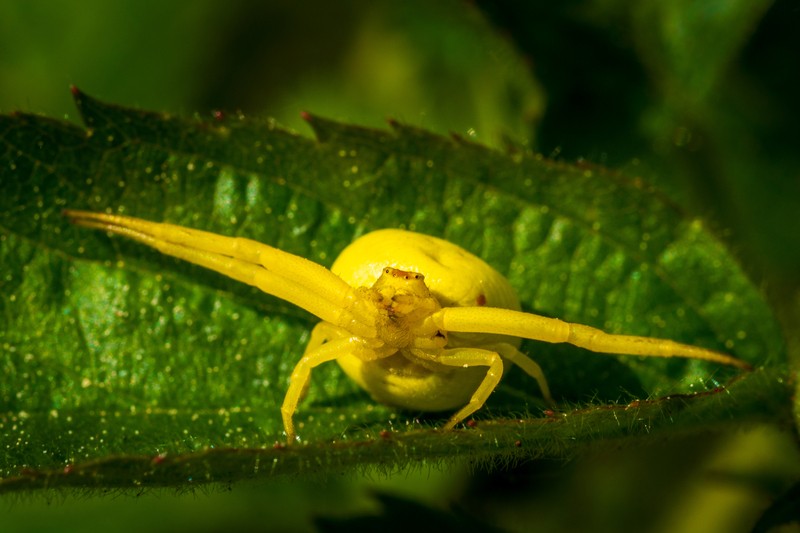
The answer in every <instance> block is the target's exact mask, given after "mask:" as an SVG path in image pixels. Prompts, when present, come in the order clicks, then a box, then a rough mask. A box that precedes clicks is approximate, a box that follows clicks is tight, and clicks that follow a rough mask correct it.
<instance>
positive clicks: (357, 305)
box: [64, 210, 750, 443]
mask: <svg viewBox="0 0 800 533" xmlns="http://www.w3.org/2000/svg"><path fill="white" fill-rule="evenodd" d="M64 214H65V215H66V216H67V217H68V218H69V219H70V220H71V221H72V222H73V223H74V224H77V225H80V226H86V227H89V228H96V229H101V230H105V231H108V232H111V233H116V234H119V235H124V236H126V237H129V238H132V239H134V240H137V241H139V242H142V243H144V244H146V245H148V246H151V247H153V248H156V249H157V250H159V251H160V252H162V253H164V254H167V255H171V256H175V257H179V258H181V259H184V260H186V261H189V262H192V263H195V264H198V265H201V266H204V267H206V268H209V269H211V270H215V271H217V272H219V273H221V274H224V275H226V276H228V277H231V278H233V279H236V280H238V281H243V282H245V283H248V284H250V285H253V286H255V287H258V288H259V289H261V290H262V291H264V292H266V293H268V294H271V295H273V296H277V297H278V298H281V299H283V300H286V301H288V302H291V303H293V304H295V305H297V306H299V307H302V308H303V309H305V310H306V311H308V312H310V313H311V314H313V315H316V316H317V317H319V318H320V319H321V320H322V322H320V323H319V324H317V326H316V327H315V328H314V330H313V331H312V333H311V339H310V341H309V343H308V346H307V347H306V350H305V352H304V354H303V357H302V358H301V359H300V361H299V362H298V363H297V365H296V366H295V368H294V371H293V372H292V375H291V378H290V380H289V389H288V391H287V392H286V397H285V398H284V401H283V406H282V407H281V414H282V417H283V424H284V429H285V431H286V438H287V440H288V441H289V442H290V443H291V442H294V441H295V440H296V439H297V434H296V432H295V428H294V423H293V421H292V416H293V415H294V412H295V411H296V410H297V406H298V403H299V402H300V400H301V399H302V397H303V394H304V391H305V389H306V387H307V386H308V384H309V380H310V377H311V370H312V369H313V368H315V367H316V366H318V365H320V364H322V363H326V362H329V361H337V362H338V363H339V365H340V366H341V367H342V369H343V370H344V372H345V373H346V374H347V375H348V376H350V378H352V379H353V380H354V381H355V382H356V383H358V384H359V385H360V386H361V387H362V388H363V389H364V390H366V391H367V392H368V393H369V394H370V395H371V396H372V397H373V398H374V399H375V400H377V401H379V402H382V403H385V404H389V405H394V406H397V407H401V408H406V409H411V410H420V411H452V410H456V411H455V414H453V415H452V416H451V417H450V419H449V420H448V421H447V422H446V423H445V424H444V426H443V427H444V429H445V430H447V429H451V428H453V427H454V426H455V425H456V424H458V423H459V422H461V421H462V420H464V419H465V418H466V417H468V416H469V415H471V414H472V413H474V412H475V411H476V410H478V409H480V408H481V407H482V406H483V404H484V402H486V400H487V399H488V398H489V395H490V394H491V393H492V392H493V391H494V389H495V387H497V384H498V383H499V382H500V379H501V378H502V376H503V373H504V371H505V370H506V369H507V367H508V366H509V365H508V363H513V364H515V365H517V366H519V367H520V368H521V369H522V370H523V371H525V372H526V373H527V374H528V375H530V376H531V377H532V378H533V379H535V380H536V382H537V383H538V384H539V387H540V389H541V391H542V395H543V396H544V398H545V399H546V400H547V401H551V397H550V391H549V389H548V386H547V381H546V380H545V377H544V375H543V374H542V370H541V369H540V368H539V365H537V364H536V363H535V362H534V361H533V360H532V359H530V358H529V357H528V356H527V355H525V354H523V353H522V352H520V351H519V349H518V348H519V345H520V342H521V341H520V338H526V339H533V340H537V341H544V342H550V343H561V342H567V343H570V344H574V345H576V346H579V347H581V348H585V349H587V350H591V351H593V352H602V353H614V354H627V355H640V356H655V357H688V358H694V359H703V360H707V361H714V362H717V363H721V364H725V365H732V366H735V367H739V368H743V369H749V368H750V367H749V365H748V364H747V363H745V362H744V361H741V360H739V359H736V358H734V357H731V356H729V355H725V354H722V353H718V352H714V351H711V350H707V349H704V348H699V347H696V346H690V345H687V344H680V343H677V342H674V341H671V340H664V339H655V338H651V337H636V336H630V335H611V334H607V333H604V332H603V331H600V330H598V329H595V328H592V327H589V326H584V325H580V324H571V323H568V322H563V321H561V320H558V319H554V318H547V317H543V316H538V315H534V314H531V313H524V312H522V311H520V305H519V300H518V299H517V297H516V295H515V293H514V290H513V289H512V287H511V285H510V284H509V283H508V281H507V280H506V279H505V278H504V277H503V276H502V275H501V274H500V273H499V272H497V271H496V270H494V269H493V268H492V267H490V266H489V265H487V264H486V263H485V262H484V261H483V260H481V259H479V258H478V257H476V256H474V255H472V254H471V253H469V252H467V251H466V250H463V249H462V248H460V247H458V246H456V245H455V244H452V243H450V242H447V241H444V240H442V239H438V238H435V237H431V236H428V235H422V234H419V233H413V232H410V231H403V230H396V229H384V230H379V231H374V232H372V233H368V234H367V235H364V236H363V237H360V238H358V239H357V240H355V241H354V242H353V243H352V244H350V245H349V246H348V247H346V248H345V249H344V251H342V253H341V255H339V257H338V258H337V259H336V261H335V262H334V264H333V266H332V267H331V269H330V270H328V269H327V268H325V267H323V266H321V265H318V264H316V263H314V262H312V261H309V260H307V259H305V258H302V257H298V256H296V255H292V254H289V253H286V252H283V251H281V250H278V249H277V248H273V247H271V246H268V245H266V244H262V243H259V242H256V241H253V240H249V239H244V238H239V237H224V236H221V235H217V234H214V233H209V232H206V231H199V230H195V229H190V228H185V227H182V226H175V225H172V224H162V223H156V222H148V221H146V220H142V219H137V218H132V217H126V216H119V215H108V214H101V213H91V212H86V211H73V210H66V211H64Z"/></svg>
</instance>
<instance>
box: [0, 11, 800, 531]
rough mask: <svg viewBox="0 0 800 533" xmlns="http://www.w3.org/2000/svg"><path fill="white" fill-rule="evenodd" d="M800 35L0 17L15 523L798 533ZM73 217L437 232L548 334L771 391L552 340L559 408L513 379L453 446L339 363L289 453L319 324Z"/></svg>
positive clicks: (461, 16) (377, 15)
mask: <svg viewBox="0 0 800 533" xmlns="http://www.w3.org/2000/svg"><path fill="white" fill-rule="evenodd" d="M798 19H800V12H799V11H797V9H796V6H794V4H793V3H792V2H789V1H786V0H784V1H776V2H766V1H755V2H752V1H748V2H745V1H732V2H731V1H724V2H723V1H718V0H710V1H707V2H690V1H688V0H677V1H674V2H630V3H625V2H609V1H601V0H596V1H570V2H513V1H498V2H489V1H478V2H460V1H455V0H453V1H445V2H436V3H432V2H423V1H421V0H412V1H410V2H389V1H383V2H364V1H356V0H350V1H345V2H336V3H332V2H322V1H319V0H312V1H309V2H304V3H302V4H297V3H294V2H288V1H285V0H276V1H273V2H260V3H256V2H248V1H244V0H242V1H238V0H234V1H229V2H225V3H221V2H213V1H211V0H207V1H198V2H155V1H150V0H147V1H142V2H127V1H126V2H100V1H95V0H89V1H83V2H70V1H67V0H61V1H56V2H47V1H45V0H34V1H21V0H19V1H17V0H12V1H10V2H4V3H2V4H0V21H2V22H0V28H2V31H0V268H1V269H2V270H1V271H0V274H1V275H0V295H2V298H0V318H1V319H2V326H0V354H1V355H0V369H1V370H0V500H2V505H3V509H2V510H0V513H2V515H0V530H2V531H50V530H53V531H55V530H58V531H95V530H97V528H98V526H99V525H101V524H102V527H103V528H104V529H113V530H115V531H140V530H142V529H143V528H147V529H148V530H152V531H198V530H199V531H217V530H251V531H261V530H263V531H340V530H344V529H347V530H352V529H353V528H356V529H364V530H384V531H395V530H397V531H400V530H402V531H408V530H413V528H423V529H432V530H439V531H449V530H459V531H503V532H516V531H537V530H542V531H564V532H572V531H593V532H594V531H600V532H603V531H614V532H618V531H663V532H672V531H681V532H693V531H698V532H700V531H702V532H706V531H725V532H729V531H730V532H738V531H742V532H745V531H778V530H780V531H791V530H794V529H792V528H798V527H800V512H798V509H800V498H799V497H798V495H799V494H800V449H799V448H798V438H797V435H798V432H797V422H798V419H799V415H798V413H800V407H798V404H797V403H796V402H797V400H796V398H797V397H798V391H797V375H796V372H797V364H798V361H800V335H799V334H798V331H800V327H798V325H799V324H800V274H799V273H800V232H797V231H796V229H795V228H796V225H797V223H796V218H797V213H798V210H800V152H798V150H797V141H796V137H797V135H796V122H797V118H798V117H800V109H798V105H799V104H798V99H797V97H796V94H800V90H798V89H800V88H798V76H800V74H798V73H800V68H798V67H800V65H798V62H799V61H800V60H798V59H797V57H796V56H797V54H792V53H789V52H788V51H791V50H800V36H799V35H798V32H796V31H794V28H796V27H797V23H798V22H800V20H798ZM65 209H79V210H86V211H96V212H102V213H109V214H122V215H129V216H135V217H140V218H143V219H146V220H152V221H156V222H168V223H171V224H177V225H181V226H187V227H192V228H197V229H201V230H205V231H210V232H213V233H216V234H219V235H225V236H230V237H245V238H249V239H254V240H256V241H260V242H263V243H267V244H269V245H271V246H274V247H276V248H279V249H281V250H284V251H287V252H289V253H292V254H295V255H298V256H301V257H305V258H308V259H310V260H312V261H314V262H316V263H319V264H321V265H323V266H325V267H330V266H331V265H332V264H333V262H334V260H335V259H336V257H337V255H338V254H339V252H341V250H343V249H344V248H345V247H346V246H347V245H348V244H349V243H351V242H353V241H354V240H356V239H358V238H359V237H360V236H362V235H365V234H367V233H369V232H370V231H373V230H377V229H382V228H399V229H406V230H411V231H415V232H419V233H424V234H428V235H433V236H436V237H440V238H443V239H446V240H448V241H450V242H452V243H455V244H457V245H458V246H460V247H462V248H464V249H466V250H469V251H470V252H472V253H473V254H475V255H477V256H478V257H480V258H482V259H483V260H484V261H486V262H487V263H488V264H489V265H491V266H492V267H493V268H494V269H496V270H497V271H498V272H500V273H501V274H503V275H504V276H505V277H506V278H507V279H508V280H509V282H510V284H511V286H512V287H513V288H514V290H515V291H516V293H517V296H518V297H519V300H520V304H521V307H522V310H523V311H525V312H529V313H537V314H540V315H544V316H547V317H556V318H560V319H563V320H566V321H570V322H576V323H580V324H586V325H589V326H592V327H595V328H600V329H602V330H605V331H608V332H610V333H619V334H629V335H639V336H651V337H658V338H664V339H672V340H675V341H678V342H681V343H686V344H691V345H696V346H700V347H703V348H707V349H711V350H715V351H718V352H722V353H725V354H729V355H732V356H734V357H736V358H738V359H740V360H741V361H744V362H746V363H747V364H748V365H749V366H751V367H752V370H745V369H740V368H736V367H732V366H726V365H721V364H717V363H713V362H707V361H698V360H694V359H665V358H644V357H636V356H617V355H606V354H597V353H592V352H589V351H586V350H582V349H580V348H577V347H574V346H570V345H566V344H546V343H542V342H537V341H533V340H526V341H524V342H523V343H522V345H521V348H520V349H521V351H522V352H523V353H525V354H527V355H528V356H530V357H531V358H532V359H534V360H535V361H537V362H538V363H539V365H540V366H541V368H542V371H543V373H544V375H545V376H546V377H547V380H548V382H549V384H550V388H551V390H552V393H553V400H554V401H553V402H552V403H548V402H547V401H545V399H544V398H543V397H542V394H541V391H540V388H539V386H538V385H537V383H536V381H535V380H534V379H532V378H531V377H530V376H528V375H526V374H525V372H522V371H521V370H520V369H519V368H516V367H510V368H508V370H507V372H505V375H504V379H503V381H502V383H501V384H500V386H499V387H497V388H496V390H495V391H494V392H493V393H492V394H491V396H490V397H489V399H488V401H487V402H486V404H485V405H484V406H483V407H482V408H481V409H479V410H478V411H477V412H475V413H474V414H473V415H472V416H470V417H468V418H467V419H466V420H465V421H464V423H461V424H458V425H457V426H456V427H455V428H454V429H453V430H451V431H445V430H443V429H442V428H443V426H444V424H445V422H446V421H447V419H448V417H449V415H450V414H451V413H450V412H444V413H441V412H427V411H425V410H407V409H405V410H404V409H400V408H397V407H392V406H388V405H383V404H381V403H379V402H376V401H375V400H374V399H372V398H371V397H370V395H369V394H368V393H367V392H365V391H363V390H361V389H360V388H359V386H358V385H357V384H356V383H355V382H353V381H352V380H350V379H349V378H348V377H347V375H346V374H345V373H344V372H343V371H342V370H341V369H340V368H339V366H338V365H337V364H336V363H335V362H330V363H325V364H322V365H320V366H319V367H317V368H315V369H314V371H313V373H312V380H311V385H310V386H309V387H308V389H307V391H306V394H305V395H304V397H303V400H302V402H301V403H300V405H299V408H298V410H297V412H296V413H295V415H294V422H295V425H296V429H297V433H298V437H299V438H298V439H297V440H296V441H295V442H292V443H291V444H289V445H287V444H286V434H285V428H284V424H283V420H282V416H281V404H282V402H283V400H284V396H285V394H286V391H287V389H288V387H289V384H290V382H291V379H292V372H293V369H294V367H295V365H296V364H297V362H298V361H299V360H300V357H301V356H302V354H303V351H304V348H305V346H306V344H307V343H308V342H309V339H310V336H311V330H312V328H313V327H314V325H315V324H316V322H317V321H318V320H317V318H316V317H314V316H312V315H311V314H309V313H308V312H306V311H304V310H302V309H300V308H298V307H295V306H294V305H292V304H290V303H287V302H286V301H283V300H281V299H279V298H276V297H274V296H270V295H267V294H264V293H263V292H261V291H259V290H258V289H256V288H254V287H251V286H249V285H246V284H243V283H240V282H237V281H235V280H232V279H230V278H228V277H225V276H222V275H220V274H218V273H214V272H211V271H208V270H205V269H203V268H201V267H199V266H195V265H191V264H188V263H186V262H183V261H181V260H178V259H175V258H171V257H168V256H166V255H162V254H160V253H159V252H158V251H156V250H153V249H151V248H147V247H146V246H143V245H142V244H140V243H137V242H134V241H132V240H129V239H125V238H121V237H119V236H112V235H110V234H107V233H106V232H103V231H92V230H91V229H87V228H84V227H77V226H75V225H73V224H71V223H70V221H69V219H68V217H65V216H64V210H65ZM453 275H454V276H465V275H468V273H465V272H462V271H460V270H457V271H455V272H453ZM479 305H483V303H480V304H479ZM489 305H491V302H490V303H489ZM742 366H746V365H742Z"/></svg>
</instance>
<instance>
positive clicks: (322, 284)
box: [64, 210, 374, 336]
mask: <svg viewBox="0 0 800 533" xmlns="http://www.w3.org/2000/svg"><path fill="white" fill-rule="evenodd" d="M64 214H65V215H66V216H67V217H69V219H70V220H71V221H72V222H73V223H75V224H78V225H80V226H85V227H90V228H95V229H101V230H105V231H109V232H111V233H116V234H118V235H123V236H126V237H129V238H131V239H134V240H136V241H138V242H141V243H143V244H146V245H148V246H151V247H153V248H155V249H157V250H159V251H160V252H162V253H164V254H166V255H171V256H174V257H178V258H180V259H184V260H186V261H189V262H191V263H195V264H197V265H200V266H203V267H206V268H209V269H211V270H214V271H216V272H219V273H221V274H224V275H226V276H228V277H230V278H233V279H235V280H238V281H242V282H244V283H248V284H250V285H253V286H255V287H258V288H259V289H261V290H262V291H264V292H266V293H268V294H271V295H273V296H277V297H278V298H281V299H283V300H286V301H288V302H291V303H293V304H295V305H297V306H299V307H302V308H303V309H305V310H306V311H309V312H310V313H312V314H314V315H316V316H318V317H319V318H321V319H322V320H325V321H328V322H332V323H334V324H342V325H345V326H347V327H348V329H352V330H353V333H357V334H361V335H365V336H370V334H372V335H371V336H374V331H373V329H372V328H370V327H367V325H366V324H369V322H370V320H369V317H365V316H359V317H358V319H354V318H353V317H352V316H351V315H350V313H349V310H350V309H356V306H354V305H353V302H355V301H356V300H357V299H358V296H357V295H356V293H355V291H354V290H353V289H352V288H351V287H350V286H349V285H348V284H347V283H345V282H344V281H343V280H342V279H341V278H339V277H338V276H337V275H335V274H334V273H332V272H331V271H330V270H328V269H327V268H325V267H323V266H321V265H318V264H316V263H314V262H313V261H309V260H308V259H305V258H302V257H299V256H296V255H293V254H289V253H286V252H283V251H281V250H278V249H277V248H273V247H271V246H268V245H266V244H262V243H259V242H256V241H253V240H250V239H243V238H238V237H224V236H221V235H216V234H214V233H209V232H206V231H200V230H195V229H190V228H184V227H182V226H175V225H172V224H161V223H157V222H149V221H146V220H141V219H137V218H133V217H125V216H120V215H107V214H103V213H90V212H86V211H72V210H65V211H64Z"/></svg>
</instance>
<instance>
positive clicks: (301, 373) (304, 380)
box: [281, 326, 371, 444]
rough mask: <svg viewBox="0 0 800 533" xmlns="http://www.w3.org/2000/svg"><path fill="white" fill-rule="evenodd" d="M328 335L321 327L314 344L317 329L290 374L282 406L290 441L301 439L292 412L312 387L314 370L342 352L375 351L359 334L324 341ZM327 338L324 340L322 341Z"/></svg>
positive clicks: (362, 353) (282, 414) (361, 353)
mask: <svg viewBox="0 0 800 533" xmlns="http://www.w3.org/2000/svg"><path fill="white" fill-rule="evenodd" d="M331 327H332V326H331ZM317 331H318V328H315V329H314V332H317ZM326 335H327V332H325V330H324V328H323V329H320V330H319V336H318V337H317V339H316V342H317V345H316V346H315V347H313V345H314V341H315V339H314V333H312V341H311V343H309V349H306V352H305V353H304V354H303V357H302V358H301V359H300V361H299V362H298V363H297V365H296V366H295V367H294V370H293V371H292V375H291V377H290V378H289V389H288V390H287V391H286V396H285V397H284V399H283V405H282V406H281V416H282V417H283V427H284V430H285V431H286V441H287V442H288V443H289V444H291V443H293V442H294V441H295V440H296V439H297V432H296V431H295V429H294V421H293V420H292V416H293V415H294V412H295V411H296V410H297V405H298V404H299V403H300V400H301V399H302V398H303V396H304V393H305V391H306V389H307V388H308V385H309V383H310V379H311V370H312V369H314V368H315V367H317V366H319V365H321V364H322V363H327V362H329V361H334V360H336V359H338V358H339V357H341V356H342V354H356V355H359V354H360V355H364V354H365V353H369V352H371V350H370V349H369V348H367V347H365V346H364V344H363V342H362V341H361V340H360V339H359V338H358V337H346V338H339V339H335V340H331V341H329V342H324V341H325V340H326ZM323 342H324V344H322V343H323Z"/></svg>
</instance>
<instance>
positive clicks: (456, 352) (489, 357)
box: [436, 348, 503, 430]
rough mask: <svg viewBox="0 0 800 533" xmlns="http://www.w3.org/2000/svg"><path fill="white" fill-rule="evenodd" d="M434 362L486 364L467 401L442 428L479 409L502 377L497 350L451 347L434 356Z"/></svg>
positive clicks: (460, 365) (463, 364)
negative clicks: (485, 369) (481, 376)
mask: <svg viewBox="0 0 800 533" xmlns="http://www.w3.org/2000/svg"><path fill="white" fill-rule="evenodd" d="M436 362H437V363H441V364H443V365H446V366H457V367H463V368H467V367H471V366H487V367H489V369H488V370H487V371H486V377H485V378H484V379H483V381H482V382H481V384H480V385H479V386H478V388H477V389H476V390H475V392H474V393H473V394H472V397H471V398H470V400H469V403H468V404H467V405H465V406H464V407H462V408H461V409H459V410H458V411H457V412H456V413H455V414H454V415H453V416H451V417H450V419H449V420H448V421H447V423H446V424H445V425H444V426H443V427H442V429H444V430H448V429H453V427H454V426H455V425H456V424H458V423H459V422H461V421H462V420H464V419H465V418H466V417H468V416H469V415H471V414H472V413H474V412H475V411H477V410H478V409H480V408H481V407H482V406H483V404H484V403H486V400H488V399H489V395H490V394H492V392H493V391H494V389H495V388H496V387H497V384H498V383H500V379H501V378H502V377H503V359H502V358H501V357H500V354H498V353H497V352H492V351H490V350H484V349H482V348H451V349H448V350H444V351H443V352H442V353H441V354H440V355H439V356H437V357H436Z"/></svg>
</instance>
